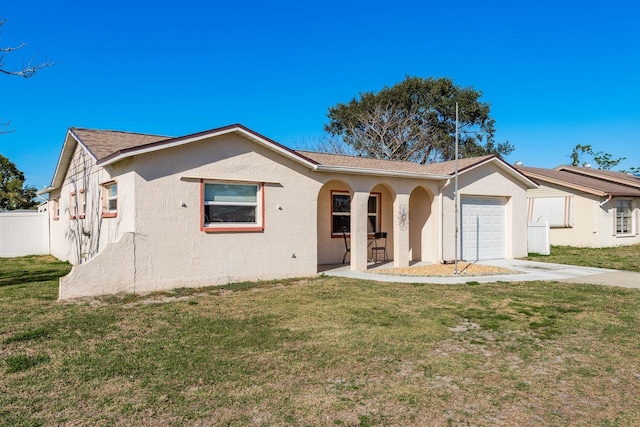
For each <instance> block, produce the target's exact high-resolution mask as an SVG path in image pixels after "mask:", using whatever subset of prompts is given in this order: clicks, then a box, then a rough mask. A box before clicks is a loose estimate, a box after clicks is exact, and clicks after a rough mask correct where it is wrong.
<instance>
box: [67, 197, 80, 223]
mask: <svg viewBox="0 0 640 427" xmlns="http://www.w3.org/2000/svg"><path fill="white" fill-rule="evenodd" d="M77 216H78V203H77V202H76V192H75V191H72V192H71V193H70V194H69V218H71V219H76V218H77Z"/></svg>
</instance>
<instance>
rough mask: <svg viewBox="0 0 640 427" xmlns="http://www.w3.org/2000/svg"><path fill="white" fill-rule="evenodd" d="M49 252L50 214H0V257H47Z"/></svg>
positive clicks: (31, 212)
mask: <svg viewBox="0 0 640 427" xmlns="http://www.w3.org/2000/svg"><path fill="white" fill-rule="evenodd" d="M48 253H50V250H49V213H48V212H46V211H45V212H38V211H14V212H5V213H0V257H16V256H25V255H46V254H48Z"/></svg>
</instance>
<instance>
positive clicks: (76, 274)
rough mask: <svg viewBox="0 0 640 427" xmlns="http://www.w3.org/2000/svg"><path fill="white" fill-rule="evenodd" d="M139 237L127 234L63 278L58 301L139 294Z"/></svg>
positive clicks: (75, 267)
mask: <svg viewBox="0 0 640 427" xmlns="http://www.w3.org/2000/svg"><path fill="white" fill-rule="evenodd" d="M134 239H135V235H134V233H124V234H123V235H122V237H121V238H120V240H118V241H117V242H114V243H109V244H107V245H106V246H105V248H104V250H103V251H101V252H100V253H99V254H98V255H97V256H96V257H94V258H92V259H91V260H89V261H88V262H86V263H84V264H79V265H76V266H74V267H73V269H72V270H71V272H70V273H69V274H67V275H66V276H64V277H61V278H60V286H59V291H58V299H61V300H64V299H70V298H79V297H87V296H96V295H107V294H116V293H132V292H135V291H136V289H135V240H134Z"/></svg>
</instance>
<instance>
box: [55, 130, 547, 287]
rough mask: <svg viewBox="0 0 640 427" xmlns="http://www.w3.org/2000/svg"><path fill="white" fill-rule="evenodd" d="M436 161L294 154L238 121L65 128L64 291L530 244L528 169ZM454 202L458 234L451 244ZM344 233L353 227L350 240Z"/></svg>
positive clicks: (60, 217) (486, 252) (518, 252)
mask: <svg viewBox="0 0 640 427" xmlns="http://www.w3.org/2000/svg"><path fill="white" fill-rule="evenodd" d="M458 170H459V172H458V175H457V176H458V179H457V181H458V192H457V196H458V203H456V201H455V197H454V196H455V181H456V179H455V175H456V174H455V172H456V163H455V162H444V163H437V164H429V165H419V164H415V163H408V162H399V161H387V160H374V159H366V158H360V157H350V156H343V155H333V154H324V153H315V152H307V151H296V150H292V149H289V148H287V147H285V146H283V145H281V144H279V143H277V142H275V141H273V140H271V139H269V138H267V137H265V136H263V135H260V134H258V133H256V132H254V131H253V130H251V129H248V128H246V127H244V126H242V125H239V124H236V125H230V126H225V127H221V128H217V129H212V130H208V131H204V132H200V133H195V134H191V135H186V136H181V137H177V138H172V137H166V136H157V135H147V134H138V133H130V132H119V131H110V130H90V129H79V128H70V129H69V130H68V132H67V135H66V138H65V140H64V144H63V147H62V152H61V154H60V158H59V160H58V164H57V167H56V170H55V173H54V176H53V180H52V182H51V185H50V186H49V187H48V188H47V189H45V190H43V192H44V193H48V194H49V200H50V207H49V213H50V220H51V227H50V230H51V232H50V233H51V236H50V240H51V252H52V254H53V255H55V256H56V257H58V258H60V259H63V260H68V261H70V262H71V263H72V264H74V268H73V269H72V271H71V273H70V274H69V275H67V276H66V277H63V278H62V279H61V280H60V293H59V296H60V298H61V299H64V298H72V297H79V296H89V295H99V294H110V293H117V292H136V293H138V292H149V291H155V290H162V289H170V288H175V287H196V286H209V285H217V284H226V283H229V282H235V281H243V280H269V279H278V278H287V277H301V276H310V275H315V274H317V272H318V265H320V264H334V263H341V262H342V260H343V257H344V256H345V241H347V245H348V246H349V249H350V252H349V253H347V254H346V255H348V256H347V259H348V262H349V263H350V268H352V269H354V270H365V269H366V268H367V264H368V260H369V259H370V256H371V254H370V247H369V245H370V237H371V236H372V233H373V232H387V236H388V243H387V251H388V254H389V258H391V259H393V263H394V265H395V266H396V267H404V266H408V265H409V262H410V261H411V260H422V261H429V262H433V263H437V262H442V261H448V260H453V259H454V257H455V252H454V251H455V248H456V246H457V247H458V251H459V253H460V254H461V257H462V258H464V259H467V260H479V259H491V258H515V257H522V256H526V255H527V224H526V212H527V198H526V191H527V190H528V189H533V188H536V184H535V183H533V182H532V181H531V180H530V179H529V178H527V177H526V176H525V175H523V174H522V173H521V172H519V171H518V170H516V169H515V168H514V167H512V166H511V165H509V164H507V163H506V162H504V161H503V160H501V159H500V158H498V157H496V156H484V157H477V158H469V159H461V160H459V161H458ZM456 206H459V207H460V217H459V218H460V236H461V238H460V244H459V245H456V241H455V236H456ZM345 237H347V238H345Z"/></svg>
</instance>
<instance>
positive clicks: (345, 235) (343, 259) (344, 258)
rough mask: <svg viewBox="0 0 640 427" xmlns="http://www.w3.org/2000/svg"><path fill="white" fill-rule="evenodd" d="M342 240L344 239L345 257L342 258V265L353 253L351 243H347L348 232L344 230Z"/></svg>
mask: <svg viewBox="0 0 640 427" xmlns="http://www.w3.org/2000/svg"><path fill="white" fill-rule="evenodd" d="M342 238H343V239H344V249H345V251H344V256H343V257H342V263H343V264H344V261H345V260H346V259H347V255H348V254H349V253H351V248H349V242H348V241H347V232H346V231H345V230H342Z"/></svg>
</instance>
